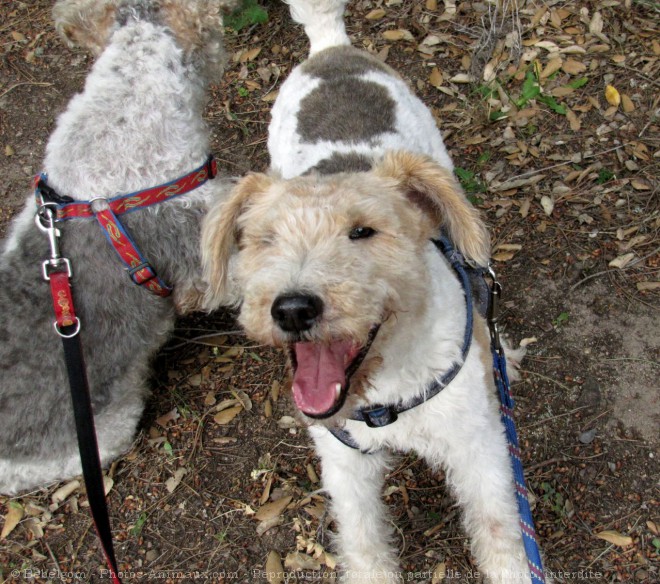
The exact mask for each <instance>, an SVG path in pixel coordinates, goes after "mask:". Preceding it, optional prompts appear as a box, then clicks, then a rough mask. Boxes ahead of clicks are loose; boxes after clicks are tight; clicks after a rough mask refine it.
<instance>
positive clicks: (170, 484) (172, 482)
mask: <svg viewBox="0 0 660 584" xmlns="http://www.w3.org/2000/svg"><path fill="white" fill-rule="evenodd" d="M187 472H188V469H186V468H184V467H181V468H177V469H176V471H174V476H172V477H170V478H169V479H167V480H166V481H165V488H166V489H167V492H168V493H173V492H174V490H175V489H176V488H177V487H178V486H179V484H180V483H181V479H183V477H184V475H185V474H186V473H187Z"/></svg>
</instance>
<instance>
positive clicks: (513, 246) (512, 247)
mask: <svg viewBox="0 0 660 584" xmlns="http://www.w3.org/2000/svg"><path fill="white" fill-rule="evenodd" d="M495 249H496V250H501V251H520V250H521V249H522V245H520V244H519V243H500V244H499V245H498V246H497V247H496V248H495Z"/></svg>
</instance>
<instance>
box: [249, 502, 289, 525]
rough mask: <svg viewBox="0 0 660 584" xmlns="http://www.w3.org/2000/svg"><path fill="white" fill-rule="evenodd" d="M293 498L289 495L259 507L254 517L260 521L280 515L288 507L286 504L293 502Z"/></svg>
mask: <svg viewBox="0 0 660 584" xmlns="http://www.w3.org/2000/svg"><path fill="white" fill-rule="evenodd" d="M291 499H293V497H291V496H288V497H282V498H281V499H278V500H277V501H273V502H272V503H266V504H265V505H264V506H263V507H259V510H258V511H257V512H256V513H255V514H254V518H255V519H257V520H258V521H266V520H267V519H271V518H272V517H278V516H279V515H280V514H281V513H282V511H284V509H286V506H287V505H288V504H289V503H291Z"/></svg>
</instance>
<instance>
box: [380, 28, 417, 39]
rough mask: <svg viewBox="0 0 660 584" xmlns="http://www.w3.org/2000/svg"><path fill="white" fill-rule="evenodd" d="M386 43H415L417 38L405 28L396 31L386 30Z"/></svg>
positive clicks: (383, 34)
mask: <svg viewBox="0 0 660 584" xmlns="http://www.w3.org/2000/svg"><path fill="white" fill-rule="evenodd" d="M382 36H383V38H384V39H385V40H386V41H413V40H415V37H413V35H412V34H411V32H410V31H409V30H406V29H405V28H396V29H394V30H386V31H384V32H383V33H382Z"/></svg>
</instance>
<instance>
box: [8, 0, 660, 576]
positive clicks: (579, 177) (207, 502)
mask: <svg viewBox="0 0 660 584" xmlns="http://www.w3.org/2000/svg"><path fill="white" fill-rule="evenodd" d="M436 4H438V5H439V6H435V5H436ZM265 6H266V8H267V10H268V13H269V20H268V22H267V23H265V24H260V25H253V26H248V27H246V28H244V29H242V30H241V31H240V32H238V33H236V32H230V33H229V34H228V36H227V45H228V49H229V52H230V54H231V55H232V56H233V58H232V59H231V62H230V63H229V66H228V68H227V72H226V75H225V77H224V78H223V79H222V80H220V81H219V82H218V83H217V84H216V85H214V86H213V87H212V88H211V99H210V103H209V107H208V110H207V115H208V122H209V125H210V126H211V128H212V132H213V146H214V151H215V153H216V154H217V156H218V158H219V160H220V163H221V166H222V167H223V168H224V170H225V172H227V173H228V174H232V175H240V174H242V173H244V172H246V171H248V170H264V169H265V168H266V167H267V164H268V157H267V153H266V148H265V141H266V131H267V124H268V120H269V108H270V106H271V103H272V98H273V95H274V94H273V92H274V91H276V90H277V88H278V86H279V83H280V82H281V80H282V79H284V78H285V77H286V75H287V74H288V73H289V71H290V70H291V68H292V67H293V66H294V65H295V64H296V63H298V62H300V61H301V60H302V59H303V58H304V56H305V50H306V40H305V38H304V34H303V32H302V30H301V29H299V28H298V27H295V26H294V25H293V24H292V23H291V22H290V20H289V18H288V14H287V12H286V10H285V9H284V8H283V6H281V5H280V4H279V3H277V2H268V3H266V4H265ZM520 7H521V10H520V15H519V16H520V20H519V23H520V31H521V35H522V36H521V38H522V41H523V42H522V47H521V53H518V54H514V53H515V50H514V49H515V46H507V45H511V43H509V42H507V41H506V39H504V35H502V37H501V39H500V40H499V41H497V39H495V41H493V42H490V41H488V40H487V39H486V40H484V39H482V40H481V41H479V34H480V32H481V31H483V30H484V28H487V27H485V25H483V24H482V17H484V15H485V14H486V12H485V11H486V10H487V5H486V4H482V3H478V2H465V3H463V4H460V5H458V9H457V7H456V4H455V3H454V2H452V1H449V0H448V1H446V2H444V3H443V2H439V3H436V2H433V1H423V0H414V1H410V2H407V1H406V2H401V1H397V0H394V1H392V0H388V1H382V0H380V1H373V2H371V1H356V2H353V3H352V4H351V5H350V10H349V13H348V16H347V21H348V23H349V32H350V33H351V35H352V37H353V39H354V42H355V44H357V45H358V46H362V47H364V48H366V49H367V50H370V51H372V52H374V53H376V54H378V55H379V56H380V57H381V58H384V59H386V62H387V63H389V64H390V65H392V66H393V67H395V68H396V69H397V70H399V71H400V72H401V73H402V74H403V75H404V76H405V77H406V78H407V79H409V80H410V82H411V84H412V85H413V87H415V88H416V90H417V91H418V93H419V95H420V96H421V97H422V98H423V99H424V101H425V103H426V104H427V105H428V106H429V107H431V108H433V111H434V114H436V116H437V119H438V122H439V124H440V127H441V128H442V130H443V133H444V135H445V139H446V143H447V146H448V148H449V150H450V152H451V154H452V156H453V158H454V161H455V164H456V166H457V167H459V171H458V172H459V173H460V177H461V180H462V182H463V184H464V186H465V188H466V191H467V192H468V194H469V195H470V196H471V197H472V199H473V200H474V202H475V204H477V205H478V206H479V207H480V208H481V209H482V211H483V213H484V215H485V217H486V218H487V220H488V223H489V226H490V227H491V230H492V234H493V241H494V244H495V249H494V251H495V259H496V263H495V266H496V269H497V270H498V272H499V274H500V275H501V280H502V283H503V285H504V290H505V308H506V313H505V317H504V324H505V327H506V332H507V334H508V335H509V336H510V337H511V338H512V339H513V340H515V341H516V342H519V341H521V340H522V339H525V342H526V343H527V344H528V356H527V358H526V359H525V361H524V362H523V374H522V376H523V380H522V381H521V382H520V383H518V384H517V385H516V386H515V387H514V393H515V396H516V400H517V410H516V419H517V423H518V429H519V432H520V438H521V443H522V447H523V452H524V464H525V469H526V475H527V481H528V486H529V488H530V491H531V493H532V495H533V504H534V516H535V520H536V525H537V530H538V532H539V535H540V540H541V546H542V549H543V550H544V553H545V555H546V568H547V570H548V571H550V572H552V573H553V574H554V577H555V581H556V582H579V581H588V582H647V583H651V582H659V581H660V562H659V558H660V533H659V531H658V530H659V528H660V510H659V506H658V503H659V498H658V490H657V488H658V478H659V477H660V472H659V466H658V457H659V456H660V450H659V448H658V446H659V445H660V436H659V433H658V428H659V424H658V422H659V420H660V400H659V392H658V385H659V384H658V382H657V379H658V375H659V374H660V368H659V359H658V357H659V352H660V334H659V332H658V331H659V329H660V327H659V326H658V308H659V307H660V304H659V302H658V298H659V296H660V291H659V288H658V280H660V277H659V270H660V247H659V241H660V237H659V232H660V205H659V202H658V183H657V175H658V172H657V171H658V158H659V157H660V144H659V137H660V134H659V132H658V111H659V110H658V107H659V103H658V102H659V98H658V95H659V92H658V87H659V86H660V82H659V81H658V70H659V69H660V61H659V59H660V44H659V43H660V39H659V38H658V34H657V23H658V6H657V4H654V3H651V2H646V1H644V2H633V3H631V2H630V1H627V2H626V1H618V0H605V1H602V2H595V1H589V2H582V3H575V2H571V1H569V2H555V1H550V2H543V3H541V2H536V3H533V2H527V3H525V2H521V3H520ZM50 8H51V2H48V1H44V0H30V1H26V2H20V1H12V2H3V3H2V4H0V73H1V76H0V146H1V148H2V151H1V152H0V175H1V176H2V179H3V180H2V182H1V183H0V234H1V235H4V234H5V232H6V227H7V224H8V222H9V221H10V219H11V217H12V216H13V215H14V214H15V213H16V212H17V210H18V209H19V208H20V206H21V205H22V203H23V201H24V198H25V196H26V194H27V193H28V192H29V185H30V180H31V177H32V175H34V174H35V173H36V172H38V171H39V170H40V161H41V160H42V157H43V153H44V145H45V143H46V141H47V137H48V135H49V133H50V132H51V130H52V129H53V126H54V121H55V118H56V116H57V114H58V113H59V112H61V111H62V110H63V108H64V107H65V106H66V103H67V102H68V100H69V99H70V97H71V96H72V95H73V94H74V93H75V92H76V91H78V90H80V88H81V87H82V84H83V81H84V77H85V73H86V71H87V70H88V68H89V66H90V64H91V61H90V59H89V58H88V57H87V56H86V55H85V54H83V53H82V52H76V51H69V50H68V49H66V48H65V47H64V46H63V45H62V44H61V43H60V41H59V40H58V38H57V37H56V35H55V33H54V31H53V29H52V25H51V22H50ZM507 18H508V17H507ZM505 21H506V22H508V20H507V19H504V20H503V21H502V22H504V23H505V24H506V22H505ZM501 28H502V27H500V29H501ZM504 32H506V30H505V31H504ZM511 38H513V37H509V39H511ZM477 45H479V46H481V47H485V48H486V49H487V50H486V51H477V52H475V47H476V46H477ZM484 65H485V70H484ZM484 73H485V77H484ZM470 75H472V76H473V81H472V82H469V81H470V79H469V76H470ZM530 76H531V77H530ZM607 86H611V87H612V89H614V90H615V92H616V94H614V93H613V92H612V89H608V90H607V92H606V87H607ZM538 87H540V88H541V89H542V93H539V92H538V91H537V89H536V88H538ZM617 97H618V99H619V100H620V102H619V103H617ZM3 318H7V316H6V315H5V316H3ZM293 416H294V413H293V409H292V407H291V405H290V403H289V400H288V396H287V374H286V370H285V367H284V362H283V359H282V357H281V355H280V354H279V353H277V352H275V351H272V350H270V349H267V348H264V347H258V346H255V345H254V344H253V343H251V342H249V341H248V340H247V339H246V338H245V337H244V336H243V335H242V334H241V333H240V331H239V330H238V327H237V325H236V323H235V322H234V320H233V318H232V315H231V314H227V313H222V312H219V313H216V314H213V315H210V316H206V315H200V316H198V317H195V318H190V319H186V320H184V321H182V322H180V323H179V326H178V328H177V330H176V334H175V337H174V338H173V339H172V341H171V343H170V344H169V345H168V346H167V347H166V348H165V349H164V350H163V351H162V353H161V355H160V356H159V358H158V360H157V362H156V363H155V367H154V377H153V396H152V398H151V400H150V401H149V403H148V406H147V410H146V412H145V416H144V420H143V422H142V424H141V431H140V434H139V435H138V436H137V438H136V441H135V446H134V448H133V450H132V451H131V452H130V453H129V454H127V455H126V456H124V457H123V458H122V459H121V460H119V461H117V463H116V464H114V465H113V466H112V468H111V469H110V476H111V477H112V479H113V481H114V483H113V486H112V489H111V490H110V493H109V495H108V501H109V506H110V512H111V517H112V523H113V532H114V537H115V543H116V551H117V555H118V559H119V562H120V565H121V569H122V571H123V572H124V576H125V581H127V582H132V581H151V580H158V581H160V582H197V581H207V582H215V583H220V582H260V581H265V580H266V572H267V570H270V569H272V568H273V567H278V566H280V565H282V566H284V570H285V572H286V578H287V581H289V582H295V581H298V582H330V581H333V579H334V578H335V576H334V573H333V571H332V568H333V566H334V562H333V556H332V554H331V552H330V550H331V546H330V543H329V536H330V534H331V532H332V530H333V524H332V520H331V518H330V517H329V516H328V515H327V514H326V513H325V503H324V499H323V494H322V492H320V491H319V489H320V483H319V479H318V476H319V475H320V473H321V469H320V468H319V464H318V461H317V459H316V458H315V456H314V453H313V451H312V449H311V448H310V444H309V442H308V440H307V438H306V435H305V432H304V429H303V428H301V427H300V426H299V425H298V423H297V421H296V419H295V418H294V417H293ZM443 479H444V477H443V476H437V475H433V474H432V473H431V472H430V471H429V470H428V469H427V468H426V467H425V466H424V465H423V464H422V463H420V462H419V461H417V460H416V458H415V457H414V456H405V457H402V458H401V459H400V461H399V464H398V465H397V466H396V468H394V469H393V470H392V472H391V473H390V474H389V476H388V480H387V486H386V491H385V494H384V496H385V498H386V500H387V502H388V504H389V506H390V509H391V512H392V516H393V518H394V521H395V523H396V526H397V533H398V536H399V539H400V541H399V542H398V543H399V546H400V549H401V563H402V565H403V567H404V569H405V570H407V579H408V581H415V582H431V581H433V582H442V581H445V582H452V583H453V582H456V583H458V582H461V583H467V582H470V583H473V582H478V581H480V578H479V577H478V575H477V574H476V573H475V567H474V564H473V562H472V559H471V558H470V553H469V544H468V541H467V540H466V537H465V535H464V533H463V532H462V530H461V528H460V524H459V517H458V510H457V507H456V506H455V503H454V501H453V500H452V499H451V498H450V497H449V495H448V493H447V491H446V489H445V484H444V480H443ZM59 487H61V485H57V486H54V487H52V488H49V489H43V490H40V491H37V492H34V493H30V494H27V495H25V496H20V497H16V498H15V499H12V500H9V499H7V498H2V497H0V515H2V516H4V517H5V522H6V523H9V521H10V518H11V517H12V514H15V513H17V512H18V513H19V514H20V516H21V517H22V519H21V521H20V522H19V523H18V524H17V526H16V527H15V528H14V529H13V530H11V531H10V532H9V533H8V534H7V535H6V536H5V537H4V538H2V539H0V582H4V581H7V582H44V583H45V582H76V581H88V582H98V581H104V580H105V579H104V578H103V569H104V566H103V561H102V557H101V554H100V551H99V547H98V544H97V541H96V537H95V533H94V530H93V527H92V523H91V520H90V517H89V511H88V508H87V502H86V496H85V494H84V489H82V488H80V487H76V485H75V484H74V485H71V489H69V492H68V494H64V495H62V491H58V488H59ZM17 509H20V511H17ZM14 516H15V515H14ZM443 570H444V572H443ZM443 573H444V579H443ZM106 579H107V577H106ZM273 581H275V580H273Z"/></svg>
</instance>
